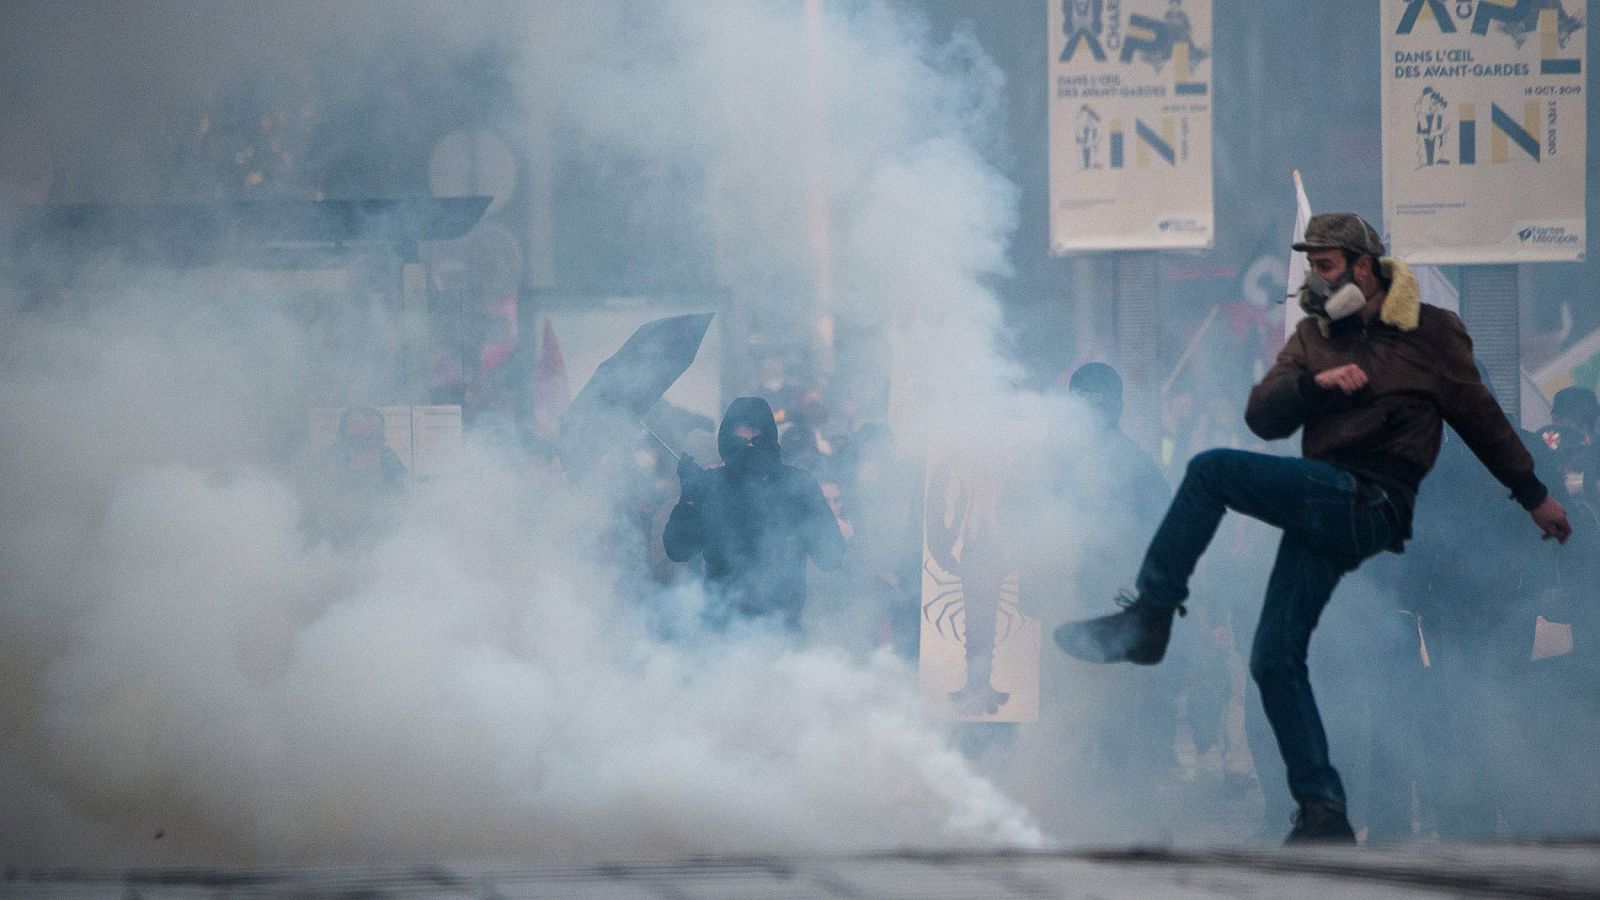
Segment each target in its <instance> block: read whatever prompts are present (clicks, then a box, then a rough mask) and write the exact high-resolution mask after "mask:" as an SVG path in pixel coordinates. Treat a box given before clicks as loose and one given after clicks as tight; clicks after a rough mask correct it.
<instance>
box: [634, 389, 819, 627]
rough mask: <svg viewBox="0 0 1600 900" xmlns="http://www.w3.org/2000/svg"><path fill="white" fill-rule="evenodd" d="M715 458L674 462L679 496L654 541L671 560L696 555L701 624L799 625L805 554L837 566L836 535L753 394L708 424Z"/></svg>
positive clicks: (810, 483) (813, 486)
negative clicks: (718, 460)
mask: <svg viewBox="0 0 1600 900" xmlns="http://www.w3.org/2000/svg"><path fill="white" fill-rule="evenodd" d="M717 449H718V451H719V452H720V453H721V455H722V461H723V465H721V466H720V467H717V468H713V469H709V470H707V469H702V468H700V466H699V465H698V464H696V463H695V461H694V458H693V457H690V456H688V455H685V456H684V457H683V458H682V459H681V460H680V461H679V463H678V482H679V499H678V504H677V506H675V507H674V508H673V510H672V515H671V517H670V518H668V520H667V527H666V530H665V531H664V532H663V534H662V544H663V546H664V548H665V549H666V553H667V556H668V557H669V558H670V559H672V560H673V561H675V562H687V561H688V560H690V559H692V558H693V557H694V556H695V555H696V554H704V556H705V577H706V588H707V601H706V612H705V619H706V624H707V626H708V627H710V628H713V629H716V630H722V629H726V628H727V627H728V626H729V625H730V624H732V623H733V622H734V621H736V620H769V621H770V622H771V623H772V624H774V625H777V626H779V627H781V628H782V629H784V630H786V631H788V632H790V633H791V634H799V632H800V614H801V611H802V610H803V609H804V607H805V603H806V567H805V563H806V558H807V557H810V558H811V559H812V560H813V561H815V562H816V564H817V566H818V567H819V568H822V569H833V568H836V567H837V566H838V565H839V563H840V561H841V559H842V558H843V555H844V537H843V535H841V533H840V531H839V524H838V522H837V520H835V518H834V515H833V512H832V511H831V510H830V509H829V508H828V502H827V501H826V500H825V499H824V498H823V496H822V489H821V488H820V487H819V486H818V484H817V480H816V479H815V478H813V477H811V476H810V475H809V474H807V473H805V472H803V471H801V470H800V469H796V468H794V467H793V466H787V465H784V464H783V463H782V462H781V461H780V460H779V458H778V434H777V423H776V422H775V421H774V420H773V416H772V408H771V407H770V406H768V405H767V401H765V400H762V399H760V398H759V397H740V398H739V399H737V400H735V401H733V403H732V404H730V405H729V406H728V411H727V414H726V415H725V416H723V419H722V426H721V428H720V429H719V430H718V432H717Z"/></svg>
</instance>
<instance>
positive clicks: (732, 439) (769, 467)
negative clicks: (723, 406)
mask: <svg viewBox="0 0 1600 900" xmlns="http://www.w3.org/2000/svg"><path fill="white" fill-rule="evenodd" d="M740 425H748V426H750V427H751V428H753V429H755V430H756V431H757V432H759V434H757V435H756V436H755V438H754V439H753V440H750V441H746V440H744V439H742V438H740V437H739V436H738V435H737V434H734V432H735V431H737V430H738V429H739V426H740ZM717 452H718V453H720V454H722V462H723V464H724V465H726V466H727V467H728V468H729V469H730V470H732V472H733V473H734V474H736V475H756V474H762V473H766V472H771V471H776V470H777V468H778V466H779V462H778V423H777V421H776V420H775V419H774V418H773V417H772V407H771V406H768V405H767V401H765V400H763V399H761V398H760V397H740V398H738V399H737V400H734V401H733V402H732V403H730V404H728V411H727V413H726V414H724V415H723V417H722V427H721V428H719V429H718V430H717Z"/></svg>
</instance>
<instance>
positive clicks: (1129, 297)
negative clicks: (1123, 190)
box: [1113, 250, 1161, 452]
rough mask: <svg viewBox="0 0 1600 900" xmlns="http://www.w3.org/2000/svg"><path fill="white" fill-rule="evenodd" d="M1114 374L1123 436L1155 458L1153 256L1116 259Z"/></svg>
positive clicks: (1157, 289) (1156, 302)
mask: <svg viewBox="0 0 1600 900" xmlns="http://www.w3.org/2000/svg"><path fill="white" fill-rule="evenodd" d="M1113 293H1114V296H1115V301H1116V309H1115V311H1114V313H1113V315H1114V317H1115V318H1114V320H1113V321H1114V322H1115V329H1116V350H1117V368H1119V369H1120V370H1121V371H1122V381H1123V407H1124V410H1123V416H1122V423H1123V429H1122V430H1123V431H1125V432H1127V434H1128V436H1129V437H1131V438H1133V439H1134V441H1136V442H1137V443H1138V444H1139V445H1140V446H1141V447H1144V448H1145V449H1146V450H1149V451H1151V452H1155V451H1156V450H1157V449H1158V448H1159V444H1160V441H1161V398H1160V395H1159V392H1158V390H1157V388H1158V384H1157V382H1158V380H1159V374H1158V373H1157V372H1156V351H1157V349H1158V347H1159V344H1160V340H1161V256H1160V252H1159V251H1156V250H1131V251H1122V252H1119V253H1117V254H1116V257H1115V263H1114V273H1113Z"/></svg>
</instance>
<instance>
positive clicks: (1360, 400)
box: [1055, 213, 1572, 843]
mask: <svg viewBox="0 0 1600 900" xmlns="http://www.w3.org/2000/svg"><path fill="white" fill-rule="evenodd" d="M1294 249H1296V250H1301V251H1304V252H1305V253H1306V256H1307V259H1308V261H1309V262H1310V264H1311V274H1310V276H1309V277H1308V278H1307V279H1306V285H1305V287H1304V288H1302V289H1301V292H1300V304H1301V306H1302V308H1304V309H1305V311H1306V312H1307V314H1308V315H1307V317H1306V318H1305V320H1304V321H1302V322H1301V323H1300V325H1299V327H1298V328H1296V330H1295V333H1294V334H1293V335H1292V336H1290V338H1289V340H1288V343H1286V344H1285V345H1284V348H1283V351H1282V352H1281V353H1279V354H1278V359H1277V362H1276V363H1275V364H1274V365H1273V367H1272V369H1271V370H1270V371H1268V372H1267V374H1266V376H1265V377H1263V378H1262V379H1261V383H1260V384H1258V385H1256V386H1255V388H1254V389H1253V390H1252V391H1251V392H1250V400H1249V404H1248V406H1247V407H1246V409H1245V422H1246V423H1247V424H1248V425H1249V426H1250V429H1251V430H1252V431H1254V432H1255V433H1256V434H1257V435H1259V436H1260V437H1262V438H1263V439H1267V440H1273V439H1277V438H1285V437H1288V436H1289V435H1291V434H1293V433H1294V432H1295V430H1296V429H1303V433H1302V437H1301V446H1302V454H1303V458H1301V459H1295V458H1291V457H1281V456H1269V455H1266V454H1261V453H1250V452H1246V451H1242V450H1226V449H1217V450H1208V451H1206V452H1204V453H1201V454H1200V455H1198V456H1196V457H1195V458H1194V459H1193V460H1192V461H1191V462H1190V463H1189V468H1188V471H1187V473H1186V474H1185V476H1184V479H1183V484H1182V485H1180V486H1179V488H1178V493H1177V496H1176V497H1174V498H1173V501H1172V505H1171V506H1170V507H1169V508H1168V510H1167V514H1166V517H1165V518H1164V519H1163V520H1162V522H1161V526H1160V527H1159V528H1158V529H1157V531H1156V535H1155V538H1154V539H1153V540H1152V541H1151V543H1150V548H1149V550H1148V551H1146V554H1145V558H1144V563H1143V565H1142V566H1141V567H1140V570H1139V575H1138V579H1137V581H1136V586H1137V589H1138V590H1137V593H1136V594H1133V595H1124V596H1122V597H1119V598H1118V602H1119V604H1121V605H1122V606H1123V607H1124V608H1123V610H1122V611H1121V612H1118V613H1115V614H1113V615H1109V616H1102V617H1100V618H1097V619H1090V620H1088V621H1084V622H1076V623H1069V624H1067V625H1063V626H1062V627H1061V628H1059V629H1057V631H1056V633H1055V640H1056V643H1057V644H1058V645H1060V647H1061V649H1062V650H1064V651H1066V652H1067V653H1068V654H1070V655H1072V656H1075V657H1077V658H1079V659H1083V660H1087V661H1089V662H1119V661H1124V660H1125V661H1128V662H1133V663H1138V664H1142V665H1153V664H1155V663H1157V662H1160V661H1161V658H1162V656H1163V655H1164V654H1165V653H1166V648H1167V640H1168V637H1169V636H1170V634H1171V629H1172V617H1173V614H1174V613H1178V614H1182V613H1183V611H1184V610H1183V606H1182V605H1181V604H1182V603H1183V601H1184V599H1185V598H1186V597H1187V596H1188V593H1189V590H1188V581H1189V576H1190V574H1191V573H1193V571H1194V567H1195V563H1196V562H1197V561H1198V560H1199V559H1200V555H1201V554H1202V553H1203V552H1204V551H1205V549H1206V545H1207V544H1209V543H1210V541H1211V538H1212V535H1214V534H1215V533H1216V530H1217V525H1218V523H1219V522H1220V521H1221V520H1222V515H1223V513H1224V512H1225V511H1227V510H1229V509H1233V510H1236V511H1238V512H1241V513H1244V514H1245V515H1247V516H1252V517H1254V518H1257V519H1260V520H1261V521H1263V522H1266V523H1267V524H1269V525H1273V526H1275V527H1277V528H1280V529H1282V530H1283V539H1282V542H1281V543H1280V544H1279V547H1278V556H1277V560H1276V562H1275V563H1274V564H1273V569H1272V576H1271V578H1270V580H1269V581H1268V583H1267V596H1266V601H1265V603H1264V605H1263V607H1262V610H1261V621H1260V624H1259V625H1258V626H1257V627H1256V635H1255V641H1254V644H1253V646H1252V647H1251V653H1250V672H1251V675H1252V676H1253V677H1254V679H1255V682H1256V684H1257V685H1258V686H1259V688H1260V690H1261V701H1262V706H1263V707H1264V708H1265V710H1266V713H1267V719H1268V720H1269V721H1270V722H1271V724H1272V730H1273V733H1274V734H1275V735H1276V736H1277V739H1278V748H1279V750H1280V751H1281V752H1282V754H1283V761H1284V764H1285V766H1286V767H1287V769H1288V775H1289V790H1290V793H1292V794H1293V795H1294V798H1295V800H1296V801H1297V802H1298V803H1299V804H1300V812H1299V813H1298V814H1297V815H1296V816H1295V824H1294V830H1293V831H1291V832H1290V834H1289V842H1291V843H1298V842H1304V841H1332V842H1343V843H1354V842H1355V836H1354V834H1353V832H1352V831H1351V828H1350V823H1349V820H1348V819H1347V817H1346V814H1345V794H1344V787H1343V785H1342V784H1341V783H1340V781H1339V774H1338V773H1337V772H1336V771H1334V768H1333V765H1332V763H1331V762H1330V761H1329V758H1328V739H1327V736H1326V734H1325V733H1324V731H1323V728H1322V719H1321V717H1320V716H1319V715H1318V713H1317V705H1316V701H1315V699H1314V698H1313V697H1312V694H1311V683H1310V680H1309V678H1308V676H1307V670H1306V648H1307V646H1308V645H1309V643H1310V641H1311V632H1312V629H1314V628H1315V627H1316V624H1317V619H1318V617H1319V616H1320V615H1321V614H1322V609H1323V607H1324V606H1326V605H1327V603H1328V599H1329V597H1330V596H1332V594H1333V589H1334V587H1335V586H1337V585H1338V583H1339V579H1340V578H1342V577H1343V576H1344V574H1345V573H1346V572H1350V571H1352V570H1354V569H1355V568H1356V567H1357V566H1359V565H1360V564H1361V562H1362V561H1363V560H1365V559H1366V558H1367V557H1370V556H1372V555H1374V554H1376V553H1378V552H1380V551H1383V550H1392V551H1395V552H1399V551H1400V549H1401V547H1402V545H1403V543H1404V542H1405V540H1406V539H1407V538H1408V537H1410V535H1411V511H1412V507H1413V505H1414V502H1415V498H1416V492H1417V487H1418V485H1419V484H1421V482H1422V477H1423V476H1424V475H1426V474H1427V472H1428V470H1429V468H1431V467H1432V466H1433V462H1434V459H1435V457H1437V456H1438V453H1439V443H1440V436H1441V433H1442V422H1449V423H1450V425H1451V427H1453V428H1454V429H1455V430H1456V431H1457V432H1458V433H1460V435H1461V436H1462V438H1464V439H1465V441H1466V443H1467V446H1468V447H1470V448H1471V449H1472V451H1473V453H1475V454H1476V455H1477V457H1478V459H1479V460H1480V461H1481V462H1482V463H1483V464H1484V465H1485V466H1486V467H1488V469H1489V471H1490V472H1492V473H1493V474H1494V476H1495V477H1496V478H1497V479H1499V480H1500V483H1501V484H1503V485H1505V487H1506V488H1507V489H1508V490H1509V491H1510V493H1511V496H1512V497H1513V498H1515V500H1516V501H1517V502H1518V503H1520V504H1521V505H1522V506H1523V508H1525V509H1527V510H1528V512H1529V513H1530V515H1531V516H1532V517H1533V521H1534V524H1535V525H1537V526H1538V527H1539V529H1540V531H1541V532H1542V533H1543V534H1544V536H1545V537H1546V538H1555V539H1556V540H1557V541H1559V542H1562V543H1565V542H1566V539H1567V536H1568V535H1569V534H1571V531H1572V529H1571V527H1570V526H1569V525H1568V523H1567V514H1566V510H1564V509H1563V508H1562V506H1561V504H1560V503H1559V502H1557V501H1556V499H1555V498H1554V497H1552V496H1550V494H1549V492H1548V491H1547V490H1546V489H1545V486H1544V484H1543V483H1541V482H1540V481H1539V479H1538V478H1537V477H1536V476H1535V475H1534V471H1533V459H1532V458H1531V457H1530V456H1529V454H1528V451H1527V449H1526V448H1525V447H1524V446H1523V445H1522V442H1521V441H1520V440H1519V439H1518V437H1517V434H1516V432H1515V431H1514V430H1513V429H1512V427H1511V424H1510V423H1509V422H1507V421H1506V417H1505V415H1504V413H1502V412H1501V411H1500V407H1499V405H1498V404H1497V403H1496V402H1495V400H1494V397H1493V396H1492V395H1491V394H1490V393H1489V391H1488V389H1487V388H1485V387H1484V385H1483V383H1482V381H1480V380H1479V378H1478V373H1477V370H1476V368H1475V366H1474V364H1473V359H1472V341H1471V339H1470V338H1468V337H1467V332H1466V329H1465V327H1463V326H1462V324H1461V320H1460V318H1458V317H1457V316H1456V315H1455V314H1454V313H1451V312H1447V311H1445V310H1442V309H1438V308H1436V307H1432V306H1425V305H1423V303H1422V302H1421V296H1420V293H1419V289H1418V286H1417V280H1416V278H1415V276H1413V275H1412V274H1411V271H1410V270H1409V269H1408V268H1407V267H1406V265H1405V263H1403V262H1401V261H1399V260H1396V259H1385V258H1384V247H1383V242H1382V241H1381V240H1379V238H1378V234H1377V232H1376V231H1375V230H1374V229H1373V228H1372V226H1371V225H1369V224H1367V223H1366V222H1365V221H1363V220H1362V219H1361V217H1360V216H1357V215H1355V214H1353V213H1324V214H1322V215H1319V216H1314V217H1313V218H1312V219H1311V221H1310V223H1308V224H1307V226H1306V236H1305V240H1304V241H1303V242H1301V243H1297V244H1295V245H1294Z"/></svg>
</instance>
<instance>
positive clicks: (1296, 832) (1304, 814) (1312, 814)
mask: <svg viewBox="0 0 1600 900" xmlns="http://www.w3.org/2000/svg"><path fill="white" fill-rule="evenodd" d="M1283 843H1284V846H1286V847H1287V846H1292V845H1294V844H1348V845H1350V846H1352V847H1353V846H1355V843H1356V833H1355V830H1354V829H1352V828H1351V827H1350V820H1349V819H1347V818H1345V816H1344V810H1343V809H1341V808H1339V807H1337V806H1334V805H1333V804H1331V803H1320V802H1317V801H1315V800H1313V801H1310V802H1307V803H1302V804H1300V811H1299V812H1297V813H1295V814H1294V829H1293V830H1292V831H1290V832H1289V837H1288V839H1287V840H1285V841H1284V842H1283Z"/></svg>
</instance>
